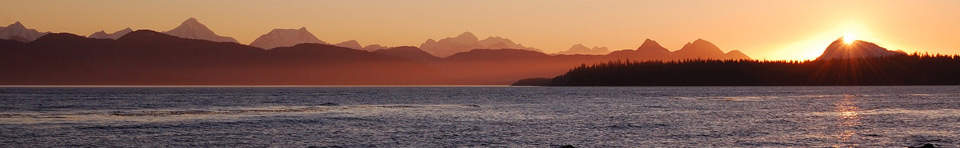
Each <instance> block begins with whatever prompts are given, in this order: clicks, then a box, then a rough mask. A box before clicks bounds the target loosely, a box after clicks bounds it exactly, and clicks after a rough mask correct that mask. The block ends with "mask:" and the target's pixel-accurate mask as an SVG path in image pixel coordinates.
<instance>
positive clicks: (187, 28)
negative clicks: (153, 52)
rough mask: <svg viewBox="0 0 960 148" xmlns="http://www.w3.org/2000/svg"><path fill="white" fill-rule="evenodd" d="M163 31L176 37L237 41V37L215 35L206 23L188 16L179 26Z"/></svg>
mask: <svg viewBox="0 0 960 148" xmlns="http://www.w3.org/2000/svg"><path fill="white" fill-rule="evenodd" d="M163 33H164V34H169V35H172V36H176V37H181V38H188V39H200V40H208V41H214V42H233V43H239V42H238V41H237V39H234V38H232V37H225V36H220V35H217V34H216V33H214V32H213V30H210V28H207V26H206V25H203V24H202V23H200V21H198V20H197V19H196V18H189V19H187V20H185V21H183V23H180V26H177V28H173V29H170V30H169V31H164V32H163Z"/></svg>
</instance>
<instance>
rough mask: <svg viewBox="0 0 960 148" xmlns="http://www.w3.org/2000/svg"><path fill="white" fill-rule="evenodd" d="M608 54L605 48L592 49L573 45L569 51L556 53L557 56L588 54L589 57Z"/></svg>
mask: <svg viewBox="0 0 960 148" xmlns="http://www.w3.org/2000/svg"><path fill="white" fill-rule="evenodd" d="M608 53H610V49H607V47H596V46H594V47H593V48H590V47H587V46H584V45H583V44H574V45H573V46H571V47H570V49H567V50H564V51H560V52H557V54H589V55H603V54H608Z"/></svg>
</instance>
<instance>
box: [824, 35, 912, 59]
mask: <svg viewBox="0 0 960 148" xmlns="http://www.w3.org/2000/svg"><path fill="white" fill-rule="evenodd" d="M897 54H907V53H905V52H903V51H902V50H901V51H890V50H887V49H886V48H883V47H880V46H878V45H877V44H874V43H871V42H866V41H861V40H856V41H853V42H851V43H850V44H847V43H844V41H843V38H842V37H841V38H839V39H837V40H835V41H833V43H830V46H827V49H825V50H823V54H820V57H817V60H820V59H849V58H863V57H882V56H891V55H897Z"/></svg>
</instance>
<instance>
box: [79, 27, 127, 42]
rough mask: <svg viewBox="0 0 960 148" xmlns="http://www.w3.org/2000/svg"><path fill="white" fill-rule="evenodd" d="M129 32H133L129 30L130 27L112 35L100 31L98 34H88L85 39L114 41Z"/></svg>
mask: <svg viewBox="0 0 960 148" xmlns="http://www.w3.org/2000/svg"><path fill="white" fill-rule="evenodd" d="M130 32H133V29H130V27H127V28H125V29H122V30H119V31H116V32H113V33H107V32H104V31H103V30H100V31H98V32H94V33H93V34H90V36H87V37H88V38H95V39H114V40H116V39H120V37H123V36H124V35H127V33H130Z"/></svg>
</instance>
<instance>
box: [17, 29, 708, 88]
mask: <svg viewBox="0 0 960 148" xmlns="http://www.w3.org/2000/svg"><path fill="white" fill-rule="evenodd" d="M494 40H496V39H494ZM351 42H355V41H348V42H347V43H349V44H353V43H351ZM701 42H706V41H701ZM357 44H359V43H356V44H353V45H350V46H349V47H352V48H356V47H358V46H356V45H357ZM710 45H712V44H710ZM341 46H348V45H345V44H344V45H341ZM694 47H696V46H691V47H688V49H683V50H691V51H696V50H700V49H691V48H694ZM352 48H347V47H340V46H333V45H327V44H318V43H302V44H297V45H294V46H288V47H276V48H271V49H269V50H267V49H265V48H260V47H253V46H247V45H242V44H236V43H230V42H215V41H208V40H200V39H189V38H182V37H176V36H172V35H167V34H165V33H160V32H155V31H150V30H138V31H134V32H130V33H127V34H126V35H124V36H123V37H120V38H118V39H116V40H102V39H93V38H87V37H82V36H77V35H73V34H69V33H54V34H48V35H45V36H43V37H41V38H38V39H37V40H35V41H33V42H26V43H24V42H20V41H13V40H0V59H2V60H0V70H3V71H6V72H5V73H2V74H0V84H51V85H54V84H90V85H93V84H97V85H99V84H103V85H108V84H118V85H119V84H124V85H134V84H138V85H154V84H156V85H160V84H183V85H188V84H209V85H255V84H263V85H279V84H290V85H292V84H303V85H362V84H379V85H388V84H404V85H411V84H463V85H480V84H499V85H503V84H510V83H512V82H514V81H516V80H519V79H523V78H530V77H547V76H554V75H558V74H562V73H563V72H566V71H568V70H569V69H570V68H572V67H576V66H578V65H582V64H588V63H598V62H604V61H611V60H624V59H627V60H644V59H648V58H647V57H644V56H643V55H638V56H633V55H627V56H618V55H615V54H614V53H611V54H608V55H548V54H545V53H542V52H539V51H532V50H526V49H473V50H469V51H467V52H460V53H455V54H453V55H450V56H447V57H442V58H441V57H437V56H434V55H433V54H430V53H428V52H426V51H425V50H422V49H420V48H417V47H412V46H402V47H394V48H386V49H378V50H373V51H366V50H358V49H352ZM651 49H657V50H651ZM710 49H714V50H719V49H718V48H710ZM648 50H649V51H662V52H666V53H669V52H668V51H665V50H666V49H665V48H662V47H659V45H656V43H655V42H654V41H652V40H647V41H645V42H644V44H643V45H642V46H641V47H640V48H638V50H635V51H634V50H631V51H630V52H637V53H640V52H648ZM621 52H622V51H621ZM713 52H720V51H713ZM671 58H672V57H671Z"/></svg>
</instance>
